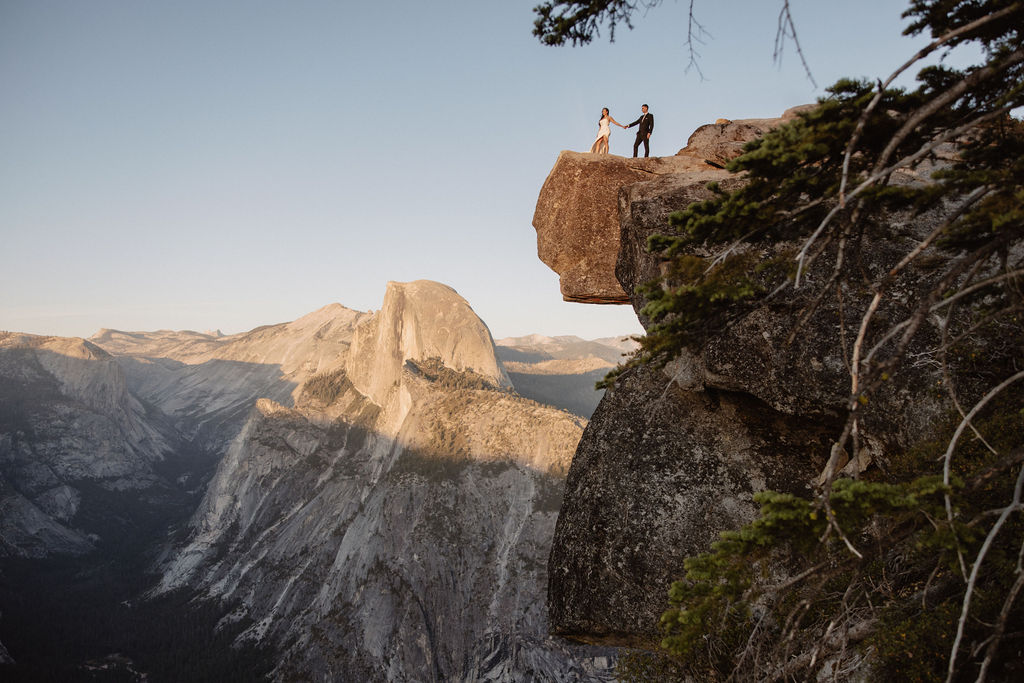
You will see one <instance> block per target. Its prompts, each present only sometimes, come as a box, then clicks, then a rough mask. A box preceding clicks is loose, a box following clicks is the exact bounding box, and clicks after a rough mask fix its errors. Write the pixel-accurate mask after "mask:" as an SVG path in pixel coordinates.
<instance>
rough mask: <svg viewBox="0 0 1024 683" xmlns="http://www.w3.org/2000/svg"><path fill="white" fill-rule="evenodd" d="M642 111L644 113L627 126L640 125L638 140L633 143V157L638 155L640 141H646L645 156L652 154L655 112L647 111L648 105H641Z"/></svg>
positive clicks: (637, 134)
mask: <svg viewBox="0 0 1024 683" xmlns="http://www.w3.org/2000/svg"><path fill="white" fill-rule="evenodd" d="M640 111H642V112H643V115H642V116H641V117H640V118H638V119H637V120H636V121H634V122H633V123H631V124H629V125H628V126H626V128H632V127H633V126H635V125H638V124H639V126H640V128H639V129H638V130H637V132H636V142H634V143H633V157H634V158H635V157H636V153H637V152H638V151H639V150H640V143H641V142H642V143H644V156H645V157H649V156H651V133H653V132H654V114H648V113H647V105H646V104H645V105H643V106H642V107H640Z"/></svg>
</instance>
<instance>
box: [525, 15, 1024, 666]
mask: <svg viewBox="0 0 1024 683" xmlns="http://www.w3.org/2000/svg"><path fill="white" fill-rule="evenodd" d="M654 4H656V3H654ZM785 4H786V3H783V5H784V6H785ZM636 9H637V3H631V2H615V1H612V2H607V1H600V2H580V1H572V0H554V1H552V2H549V3H547V4H545V5H542V6H540V7H538V8H537V10H536V11H537V14H538V19H537V23H536V29H535V34H536V35H538V36H539V37H540V38H541V40H542V42H545V43H547V44H562V43H564V42H566V41H570V42H572V43H574V44H579V43H585V42H588V41H589V40H590V39H591V38H592V37H593V36H594V35H596V33H597V29H598V27H599V26H601V25H602V22H607V23H608V24H609V25H610V27H611V28H612V29H614V26H615V25H616V24H617V23H623V22H625V23H627V25H628V22H629V18H630V16H631V13H632V12H633V11H635V10H636ZM559 11H561V13H560V14H559ZM904 17H905V18H906V19H908V20H909V26H908V27H907V29H906V32H907V33H908V34H914V35H916V34H927V35H929V36H930V37H931V42H930V43H929V44H928V45H927V46H926V47H925V48H924V49H922V50H921V51H920V52H919V53H918V54H916V55H914V56H913V57H912V58H911V59H910V60H908V62H907V63H906V64H904V65H902V66H901V67H900V68H899V69H897V70H896V71H895V72H894V73H893V74H892V75H891V76H890V77H889V78H888V79H886V80H885V81H879V82H877V83H870V82H866V81H854V80H842V81H840V82H838V83H836V84H835V85H833V86H832V87H831V88H829V89H828V96H827V97H825V98H823V99H821V100H820V101H819V104H818V106H817V107H816V108H815V109H813V110H811V111H808V112H806V113H804V114H802V115H801V116H800V117H799V119H798V120H796V121H794V122H792V123H790V124H788V125H785V126H783V127H781V128H779V129H777V130H775V131H773V132H772V133H770V134H768V135H766V136H765V137H764V138H763V139H761V140H758V141H755V142H752V143H750V144H749V145H748V146H747V147H746V148H745V153H744V155H743V156H741V157H740V158H738V159H736V160H734V161H733V162H732V163H731V164H730V165H729V170H730V171H733V172H736V173H743V174H745V181H746V182H745V184H744V185H743V186H742V187H741V188H740V189H738V190H736V191H734V192H723V191H721V190H719V189H718V188H717V187H712V188H711V189H713V190H715V191H716V196H715V198H713V199H711V200H709V201H705V202H700V203H697V204H694V205H691V206H689V207H687V208H685V209H684V210H682V211H680V212H678V213H676V214H674V215H673V216H672V217H671V223H670V225H669V226H666V231H665V233H664V234H663V235H657V236H654V237H652V238H651V240H650V242H649V245H648V246H649V249H650V250H651V252H653V253H655V254H658V255H660V256H661V258H662V259H663V260H664V268H663V272H664V273H665V275H664V276H662V277H661V278H660V279H659V280H658V281H656V282H653V283H650V284H649V285H648V286H647V287H646V288H645V289H644V291H643V293H644V295H645V297H646V300H647V302H648V303H647V305H646V307H645V308H644V309H643V311H642V312H643V314H644V315H645V316H646V317H647V318H648V319H649V320H650V325H649V327H648V331H647V334H646V336H645V337H644V338H642V340H641V348H640V351H639V353H638V354H637V356H636V357H635V358H633V359H632V360H631V361H630V362H629V363H627V364H626V366H624V367H623V368H620V369H619V370H618V372H623V371H628V369H629V367H632V366H635V365H637V364H643V363H664V362H667V361H668V360H671V359H672V358H674V357H676V356H677V355H679V354H680V353H682V352H684V351H685V350H687V349H694V350H699V349H700V348H701V347H702V345H703V344H705V343H706V342H707V341H708V340H710V339H712V338H714V336H715V335H717V334H720V333H721V332H722V330H724V329H727V328H728V327H729V325H731V324H733V322H734V321H736V320H738V319H740V318H741V317H742V316H743V315H744V314H745V313H746V312H748V311H749V310H751V309H752V308H753V307H754V306H763V305H770V303H771V301H772V299H773V298H775V299H781V298H784V297H787V296H788V297H790V300H799V301H801V302H803V303H802V306H803V308H802V309H801V311H800V315H799V316H797V322H796V323H795V325H794V327H793V329H792V330H791V332H790V341H791V342H792V343H799V341H798V339H799V332H800V328H801V327H802V326H803V325H806V324H807V321H809V320H810V319H811V318H812V317H813V316H814V315H815V313H816V312H818V311H820V310H821V309H822V307H824V306H830V305H831V306H835V307H837V308H838V310H840V311H846V312H847V317H846V318H844V319H843V320H842V321H841V324H840V325H839V326H838V328H839V329H838V331H837V340H836V344H837V345H840V346H842V348H843V349H844V356H845V360H846V363H847V367H848V370H849V376H850V383H849V389H848V393H847V395H846V396H845V398H843V402H844V403H845V406H846V415H845V420H844V421H843V425H842V428H841V429H840V430H838V431H837V433H836V434H835V440H834V444H833V448H832V451H831V456H830V458H829V461H828V465H827V466H826V468H825V471H824V472H823V476H822V480H821V482H820V486H819V489H818V490H817V492H816V494H815V496H814V497H813V498H809V499H801V498H796V497H793V496H789V495H782V494H778V493H772V492H764V493H761V494H759V496H758V497H757V499H756V500H757V501H758V502H759V503H760V504H761V505H762V512H761V516H760V517H759V519H758V520H756V521H755V522H754V523H753V524H752V525H750V526H749V527H746V528H744V529H741V530H738V531H735V532H728V533H726V534H723V538H722V540H721V541H720V542H719V543H718V544H716V545H715V546H714V547H713V548H712V551H711V552H710V553H708V554H706V555H703V556H701V557H697V558H691V559H690V560H689V561H688V563H687V567H688V575H687V577H685V579H684V580H681V581H679V582H677V583H676V584H675V585H674V586H673V588H672V591H671V595H670V602H671V608H670V609H669V610H668V611H667V612H666V613H665V615H664V616H663V618H662V627H663V629H664V632H665V634H666V637H665V640H664V643H663V645H664V647H665V648H666V650H667V651H668V652H669V653H671V654H672V656H673V657H675V658H676V659H677V664H678V665H680V666H682V669H683V670H685V671H688V672H689V673H690V674H691V675H696V676H697V677H698V678H699V679H701V680H712V679H715V678H722V679H725V678H730V679H746V678H751V679H770V678H783V679H787V680H788V679H804V678H814V677H815V676H817V675H818V674H819V672H820V671H821V670H822V663H823V662H825V661H828V662H830V663H829V666H830V667H832V668H831V669H830V671H831V672H832V673H833V674H834V675H835V678H836V679H837V680H842V679H843V677H844V676H846V675H848V674H849V673H850V671H852V670H855V669H856V668H857V667H859V666H863V665H865V664H863V661H864V657H865V654H869V655H870V656H869V658H868V660H867V662H868V664H869V665H870V666H872V667H874V671H875V673H876V675H877V676H878V677H880V678H881V677H883V676H884V677H886V679H891V680H946V681H953V680H968V679H971V680H979V681H981V680H985V679H986V678H999V679H1002V680H1010V679H1014V678H1016V679H1017V680H1020V677H1022V676H1024V665H1022V661H1024V652H1022V650H1021V639H1022V637H1024V608H1022V606H1021V603H1020V600H1019V598H1020V593H1021V591H1022V589H1024V566H1022V565H1024V518H1022V513H1024V505H1022V488H1024V465H1022V463H1024V388H1022V386H1024V125H1022V124H1021V122H1020V121H1019V120H1018V119H1015V118H1014V117H1013V116H1012V113H1013V112H1014V111H1015V110H1017V109H1018V108H1020V107H1021V106H1024V38H1022V35H1021V33H1022V31H1024V3H1022V2H1020V1H1013V0H912V2H911V3H910V6H909V8H908V9H907V10H906V12H905V13H904ZM965 45H973V46H977V47H979V48H980V51H981V55H982V58H981V61H980V62H979V63H977V64H975V65H973V66H970V67H967V68H964V69H954V68H951V67H948V66H944V65H941V62H940V65H939V66H928V67H925V68H921V70H920V71H919V73H918V79H917V81H918V85H917V87H916V88H914V89H912V90H904V89H899V88H894V87H893V86H892V83H893V82H894V80H895V79H896V78H897V77H898V76H899V75H900V74H902V73H903V72H905V71H907V70H908V69H911V68H919V66H918V65H919V64H920V63H921V60H923V59H924V58H926V57H928V56H929V55H933V54H936V53H937V54H942V53H945V52H948V51H951V50H954V49H956V48H958V47H960V46H965ZM936 168H938V169H939V170H934V169H936ZM909 176H914V177H916V178H919V179H920V178H924V179H928V181H927V182H906V178H907V177H909ZM929 212H931V213H932V214H934V215H939V216H941V218H940V219H938V220H937V221H936V222H935V224H934V226H933V229H932V230H931V231H930V233H929V234H927V235H923V236H921V235H917V236H914V238H913V239H910V236H909V235H903V236H901V237H902V238H903V239H904V247H903V248H902V250H901V251H899V252H896V253H893V254H888V255H886V256H885V257H886V258H888V261H887V262H886V267H885V268H884V269H883V270H881V271H879V272H875V271H872V269H870V268H867V267H865V263H866V262H868V261H870V260H871V259H872V257H873V258H874V259H875V261H876V262H877V261H878V259H880V258H882V257H880V256H879V255H877V254H868V253H865V251H864V250H865V249H867V248H868V247H867V246H866V245H870V244H874V243H876V238H879V237H881V238H885V239H889V241H890V243H895V242H898V241H899V240H896V239H893V238H894V235H893V234H892V231H893V226H892V225H891V218H892V216H894V215H897V214H899V215H908V214H912V215H928V214H929ZM751 253H772V254H775V255H777V258H776V259H775V260H773V261H771V262H762V261H758V260H757V259H751V258H750V254H751ZM926 264H927V265H928V267H929V268H933V270H934V272H933V274H932V275H931V277H930V278H929V279H927V280H926V281H925V283H924V284H922V283H921V280H920V279H918V280H916V281H915V282H914V284H913V291H914V292H915V297H916V298H915V300H914V301H912V302H910V305H906V306H889V307H888V308H887V305H888V304H889V303H891V302H892V301H893V299H894V298H895V297H896V295H897V292H898V291H900V290H902V291H907V288H908V287H911V284H910V281H909V279H908V278H909V272H910V271H911V270H912V269H918V270H921V269H923V268H924V267H925V265H926ZM812 272H814V273H815V274H816V277H814V278H809V277H808V275H809V273H812ZM883 310H885V315H882V311H883ZM894 311H896V312H898V313H899V314H898V315H896V314H894ZM911 351H913V352H914V353H915V354H916V357H917V358H921V357H927V358H928V359H930V360H931V361H932V362H934V363H935V365H936V367H939V368H941V371H942V384H941V387H940V389H941V392H942V393H943V395H944V400H945V401H946V402H947V405H949V406H950V415H949V421H948V424H936V425H935V433H934V440H930V441H928V442H922V443H919V444H915V445H914V446H913V447H912V448H910V449H908V450H907V451H906V452H905V453H902V454H900V456H899V457H898V458H896V457H893V458H891V459H890V467H889V468H888V471H886V472H875V473H870V474H867V475H865V476H863V477H862V478H861V479H860V480H856V481H855V480H852V479H846V478H840V477H839V476H838V475H839V469H840V466H841V462H840V458H841V457H842V454H843V453H858V452H860V449H861V446H862V444H860V443H859V439H860V438H861V434H862V432H863V428H864V425H865V421H866V420H869V419H872V414H871V410H872V406H873V400H874V399H875V397H876V396H879V395H880V394H881V393H882V392H885V391H892V390H893V387H894V386H898V385H899V383H900V382H901V381H904V378H905V377H907V376H908V375H909V374H910V373H909V368H910V365H911V359H910V357H909V354H910V352H911ZM609 381H610V382H613V381H614V375H613V376H612V377H610V379H609ZM780 566H782V567H785V572H784V574H785V576H788V577H789V578H786V579H783V580H779V579H778V568H779V567H780ZM772 576H774V577H775V580H774V582H773V580H772V578H771V577H772Z"/></svg>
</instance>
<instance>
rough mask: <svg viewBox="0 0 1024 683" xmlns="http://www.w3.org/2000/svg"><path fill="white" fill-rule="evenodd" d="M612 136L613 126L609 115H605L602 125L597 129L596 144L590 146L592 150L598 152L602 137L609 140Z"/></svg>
mask: <svg viewBox="0 0 1024 683" xmlns="http://www.w3.org/2000/svg"><path fill="white" fill-rule="evenodd" d="M611 136H612V127H611V123H610V122H609V117H608V116H605V117H603V118H602V119H601V127H600V128H598V129H597V139H596V140H594V144H592V145H591V146H590V151H591V152H596V151H597V150H598V148H599V147H600V145H601V138H604V139H605V140H609V139H610V138H611Z"/></svg>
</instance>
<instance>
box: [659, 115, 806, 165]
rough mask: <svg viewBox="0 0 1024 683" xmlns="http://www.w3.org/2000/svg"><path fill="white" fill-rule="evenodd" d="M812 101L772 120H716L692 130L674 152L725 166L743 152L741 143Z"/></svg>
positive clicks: (793, 117) (761, 135) (789, 117)
mask: <svg viewBox="0 0 1024 683" xmlns="http://www.w3.org/2000/svg"><path fill="white" fill-rule="evenodd" d="M813 107H814V105H812V104H805V105H801V106H799V107H793V108H791V109H787V110H786V111H785V112H783V113H782V116H780V117H779V118H772V119H739V120H736V121H730V120H729V119H718V121H716V122H715V123H708V124H705V125H703V126H701V127H700V128H698V129H697V130H695V131H693V133H692V134H691V135H690V137H689V138H688V139H687V140H686V147H683V148H682V149H681V150H679V151H678V152H676V154H679V155H683V156H690V157H694V158H697V159H702V160H704V161H705V162H707V163H709V164H712V165H714V166H718V167H720V168H724V167H725V165H726V164H727V163H729V162H730V161H732V160H733V159H735V158H736V157H738V156H739V155H740V154H742V153H743V145H745V144H747V143H748V142H750V141H751V140H756V139H758V138H760V137H763V136H764V134H765V133H767V132H768V131H770V130H772V129H773V128H777V127H778V126H780V125H782V124H783V123H786V122H787V121H792V120H793V119H795V118H796V117H797V114H798V113H800V112H801V111H806V110H808V109H811V108H813Z"/></svg>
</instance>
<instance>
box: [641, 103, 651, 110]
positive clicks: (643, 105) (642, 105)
mask: <svg viewBox="0 0 1024 683" xmlns="http://www.w3.org/2000/svg"><path fill="white" fill-rule="evenodd" d="M640 106H641V107H647V105H646V104H641V105H640ZM647 108H648V109H650V107H647Z"/></svg>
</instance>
